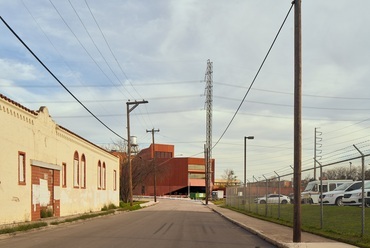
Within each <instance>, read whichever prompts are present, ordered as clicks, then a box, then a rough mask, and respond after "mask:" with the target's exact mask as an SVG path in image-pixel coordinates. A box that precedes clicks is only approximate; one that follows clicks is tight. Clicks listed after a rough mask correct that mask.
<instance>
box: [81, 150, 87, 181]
mask: <svg viewBox="0 0 370 248" xmlns="http://www.w3.org/2000/svg"><path fill="white" fill-rule="evenodd" d="M81 188H86V158H85V154H82V156H81Z"/></svg>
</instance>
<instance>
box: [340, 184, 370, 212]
mask: <svg viewBox="0 0 370 248" xmlns="http://www.w3.org/2000/svg"><path fill="white" fill-rule="evenodd" d="M364 193H365V196H364V197H365V205H366V206H367V207H369V206H370V202H368V201H367V198H370V181H366V183H365V187H364ZM342 202H343V204H344V205H353V206H359V205H361V204H362V188H361V189H357V190H353V191H350V192H347V193H345V194H344V195H343V199H342ZM366 203H367V204H366Z"/></svg>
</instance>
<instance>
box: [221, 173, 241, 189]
mask: <svg viewBox="0 0 370 248" xmlns="http://www.w3.org/2000/svg"><path fill="white" fill-rule="evenodd" d="M221 177H222V179H225V180H226V183H225V186H226V187H229V186H231V185H235V184H236V178H237V176H236V175H235V172H234V170H233V169H225V170H224V174H223V175H222V176H221Z"/></svg>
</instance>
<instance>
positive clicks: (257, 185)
mask: <svg viewBox="0 0 370 248" xmlns="http://www.w3.org/2000/svg"><path fill="white" fill-rule="evenodd" d="M253 179H255V180H256V186H257V196H256V199H257V198H258V188H259V187H258V180H257V178H255V177H254V175H253ZM256 213H257V214H258V200H257V202H256Z"/></svg>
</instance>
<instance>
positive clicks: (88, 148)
mask: <svg viewBox="0 0 370 248" xmlns="http://www.w3.org/2000/svg"><path fill="white" fill-rule="evenodd" d="M0 127H1V128H0V140H1V141H0V209H1V211H0V224H6V223H14V222H23V221H30V220H35V219H37V218H38V216H40V211H41V209H42V208H47V209H51V210H52V211H53V214H54V216H65V215H70V214H77V213H84V212H89V211H97V210H100V209H101V207H103V206H104V205H108V204H110V203H113V204H115V205H118V204H119V159H118V158H117V157H115V156H113V155H111V154H110V153H108V152H106V151H104V150H103V149H101V148H99V147H97V146H96V145H94V144H92V143H90V142H88V141H87V140H85V139H83V138H82V137H79V136H78V135H76V134H74V133H72V132H70V131H69V130H67V129H65V128H63V127H61V126H58V125H57V124H56V123H55V122H54V121H53V120H52V119H51V118H50V116H49V112H48V110H47V108H45V107H42V108H40V110H39V111H32V110H29V109H27V108H25V107H24V106H22V105H20V104H18V103H16V102H14V101H12V100H10V99H8V98H6V97H5V96H3V95H1V94H0ZM76 152H77V153H78V163H79V164H78V168H79V173H78V175H79V182H78V185H74V154H75V153H76ZM19 154H21V155H22V156H23V157H24V158H25V171H24V175H25V176H24V178H25V180H24V182H22V181H20V178H19V174H22V173H20V172H19V161H18V160H19ZM82 157H84V158H85V165H86V170H82V168H83V166H82ZM99 161H100V164H101V166H102V165H103V164H104V165H105V177H104V176H103V174H104V173H103V170H102V169H101V170H99V167H98V163H99ZM63 164H65V168H66V171H65V172H64V171H63V166H62V165H63ZM76 168H77V167H76ZM101 168H102V167H101ZM82 171H84V172H82ZM85 171H86V172H85ZM99 171H101V173H99ZM114 172H115V173H114ZM64 173H65V174H66V176H65V178H66V184H65V185H62V182H63V177H64ZM84 175H85V176H84ZM114 175H116V180H114ZM21 177H22V176H21ZM100 177H103V178H105V180H102V181H100V180H101V179H100ZM82 181H84V182H86V183H83V182H82ZM104 181H105V187H104V185H101V186H100V187H99V182H104ZM114 182H115V183H116V185H114ZM84 184H85V186H84ZM100 184H101V183H100ZM48 196H50V197H49V198H48ZM48 199H50V200H49V202H47V200H48Z"/></svg>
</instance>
